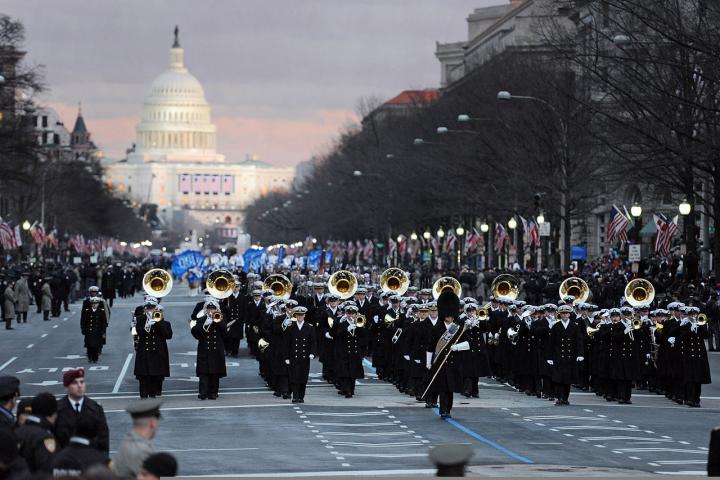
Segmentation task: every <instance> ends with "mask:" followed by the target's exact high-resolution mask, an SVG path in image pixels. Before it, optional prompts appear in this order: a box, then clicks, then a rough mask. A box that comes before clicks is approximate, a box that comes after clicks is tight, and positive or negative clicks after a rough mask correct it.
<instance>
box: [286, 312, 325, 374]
mask: <svg viewBox="0 0 720 480" xmlns="http://www.w3.org/2000/svg"><path fill="white" fill-rule="evenodd" d="M315 335H316V334H315V328H314V327H313V326H312V325H310V324H308V323H307V322H303V327H302V329H300V328H298V326H297V323H296V322H293V323H292V325H290V326H289V327H288V328H287V329H286V330H285V334H284V336H283V355H282V356H283V357H285V359H286V360H289V361H290V365H289V366H288V371H289V376H290V383H299V384H306V383H307V381H308V376H309V375H310V355H313V356H315V355H317V343H316V336H315Z"/></svg>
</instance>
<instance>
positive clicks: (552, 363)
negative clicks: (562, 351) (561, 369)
mask: <svg viewBox="0 0 720 480" xmlns="http://www.w3.org/2000/svg"><path fill="white" fill-rule="evenodd" d="M547 364H548V365H555V362H553V361H552V360H548V361H547Z"/></svg>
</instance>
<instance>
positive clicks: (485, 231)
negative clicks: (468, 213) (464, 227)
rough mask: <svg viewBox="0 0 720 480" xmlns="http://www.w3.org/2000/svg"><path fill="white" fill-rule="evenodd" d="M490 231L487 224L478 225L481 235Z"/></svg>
mask: <svg viewBox="0 0 720 480" xmlns="http://www.w3.org/2000/svg"><path fill="white" fill-rule="evenodd" d="M489 230H490V225H488V224H487V222H483V223H481V224H480V231H481V232H482V233H487V232H488V231H489Z"/></svg>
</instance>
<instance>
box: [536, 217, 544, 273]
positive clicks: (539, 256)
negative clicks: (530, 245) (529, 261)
mask: <svg viewBox="0 0 720 480" xmlns="http://www.w3.org/2000/svg"><path fill="white" fill-rule="evenodd" d="M535 221H536V222H537V225H538V237H537V238H538V239H537V245H535V257H536V258H535V265H536V267H535V268H536V270H537V271H538V272H539V271H540V270H541V269H542V255H543V254H542V244H541V243H540V239H541V238H542V237H541V236H540V225H542V224H543V223H545V215H544V214H543V212H542V210H541V211H540V213H538V216H537V217H535Z"/></svg>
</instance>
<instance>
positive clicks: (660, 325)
mask: <svg viewBox="0 0 720 480" xmlns="http://www.w3.org/2000/svg"><path fill="white" fill-rule="evenodd" d="M662 329H663V324H662V323H660V322H655V330H656V331H657V330H662Z"/></svg>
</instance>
